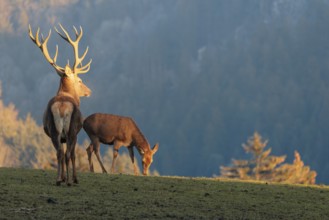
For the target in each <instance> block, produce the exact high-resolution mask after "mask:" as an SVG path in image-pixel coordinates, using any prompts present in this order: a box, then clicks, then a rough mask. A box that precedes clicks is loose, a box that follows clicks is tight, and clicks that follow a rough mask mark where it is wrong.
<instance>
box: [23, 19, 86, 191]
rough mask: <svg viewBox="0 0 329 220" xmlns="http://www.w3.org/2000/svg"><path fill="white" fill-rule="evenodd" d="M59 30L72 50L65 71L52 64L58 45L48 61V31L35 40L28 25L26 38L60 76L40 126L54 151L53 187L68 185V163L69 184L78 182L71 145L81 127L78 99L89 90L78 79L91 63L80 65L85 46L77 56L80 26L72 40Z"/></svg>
mask: <svg viewBox="0 0 329 220" xmlns="http://www.w3.org/2000/svg"><path fill="white" fill-rule="evenodd" d="M59 26H60V28H61V29H62V31H63V32H64V34H65V35H63V34H61V33H60V32H59V31H58V30H57V29H56V28H55V30H56V32H57V33H58V34H59V35H60V36H61V37H62V38H63V39H64V40H65V41H67V42H68V43H69V44H70V45H71V46H72V47H73V50H74V58H75V61H74V64H73V67H70V65H69V61H68V63H67V65H66V66H65V68H63V67H60V66H58V65H57V64H56V59H57V53H58V46H56V52H55V55H54V57H53V58H52V57H51V56H50V55H49V52H48V48H47V43H48V40H49V37H50V34H51V30H50V31H49V34H48V36H47V37H46V38H45V39H44V38H43V36H42V34H41V40H40V38H39V31H40V29H39V28H38V29H37V32H36V34H35V36H33V33H32V30H31V26H29V35H30V38H31V39H32V41H33V42H34V43H35V44H36V45H37V46H38V47H39V48H40V50H41V51H42V53H43V55H44V56H45V58H46V60H47V61H48V62H49V63H50V64H51V65H52V66H53V67H54V68H55V70H56V72H57V74H58V75H59V76H60V83H59V88H58V92H57V94H56V96H55V97H53V98H52V99H50V100H49V102H48V105H47V108H46V110H45V113H44V115H43V127H44V131H45V133H46V134H47V135H48V136H49V137H50V138H51V141H52V143H53V145H54V147H55V149H56V151H57V163H58V164H57V180H56V184H57V185H60V184H61V182H65V181H66V183H67V185H71V181H70V176H69V167H70V166H69V163H70V161H71V162H72V170H73V177H72V179H73V182H74V183H78V179H77V174H76V167H75V144H76V141H77V134H78V133H79V131H80V129H81V128H82V121H83V119H82V115H81V112H80V110H79V106H80V97H82V96H90V94H91V90H90V89H89V88H88V87H87V86H86V85H85V84H83V82H82V80H81V79H80V78H79V77H78V74H80V73H86V72H88V71H89V69H90V64H91V60H90V61H89V62H88V63H87V64H86V65H84V66H83V65H82V61H83V59H84V58H85V56H86V54H87V52H88V47H87V49H86V50H85V52H84V53H83V55H82V56H81V57H79V47H78V46H79V41H80V39H81V37H82V34H83V31H82V28H81V27H80V33H79V32H78V31H77V29H76V28H75V27H73V28H74V31H75V35H76V39H75V40H72V39H71V37H70V36H69V34H68V33H67V31H66V30H65V29H64V28H63V27H62V25H61V24H59ZM63 143H66V152H65V155H64V148H63ZM64 156H65V163H66V177H65V171H64Z"/></svg>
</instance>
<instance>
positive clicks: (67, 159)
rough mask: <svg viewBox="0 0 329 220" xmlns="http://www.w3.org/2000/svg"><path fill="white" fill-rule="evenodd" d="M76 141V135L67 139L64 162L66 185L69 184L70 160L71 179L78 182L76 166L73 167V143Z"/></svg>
mask: <svg viewBox="0 0 329 220" xmlns="http://www.w3.org/2000/svg"><path fill="white" fill-rule="evenodd" d="M76 142H77V138H76V136H74V137H72V138H68V139H67V148H66V153H65V162H66V177H67V179H66V183H67V185H68V186H70V185H71V180H70V175H69V171H70V161H71V162H72V179H73V182H74V183H78V179H77V173H76V167H75V144H76Z"/></svg>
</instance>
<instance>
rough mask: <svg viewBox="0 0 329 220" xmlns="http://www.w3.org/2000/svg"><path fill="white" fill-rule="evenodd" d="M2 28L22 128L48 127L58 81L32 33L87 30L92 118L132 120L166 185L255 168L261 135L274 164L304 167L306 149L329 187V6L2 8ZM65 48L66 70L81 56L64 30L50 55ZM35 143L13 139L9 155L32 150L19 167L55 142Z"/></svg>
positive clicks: (8, 86) (2, 73)
mask: <svg viewBox="0 0 329 220" xmlns="http://www.w3.org/2000/svg"><path fill="white" fill-rule="evenodd" d="M0 18H1V19H0V66H1V67H2V68H1V69H0V80H1V82H2V101H3V103H2V105H3V106H10V104H9V103H13V105H15V106H16V109H17V110H18V111H14V110H13V109H14V108H13V106H12V107H11V108H12V110H13V112H14V113H13V114H14V115H15V114H17V115H18V116H19V117H22V118H24V119H23V120H22V121H21V122H22V123H23V124H26V123H29V122H31V121H32V122H31V123H35V122H34V120H33V119H35V120H36V123H37V124H39V125H40V124H41V122H42V114H43V111H44V109H45V106H46V104H47V101H48V100H49V98H50V97H52V96H53V95H54V94H55V93H56V91H57V88H58V81H59V79H58V76H57V74H55V72H54V70H53V69H52V67H51V66H50V65H49V64H48V63H47V62H46V61H45V60H44V57H43V56H42V54H41V53H40V51H39V50H38V49H37V48H36V46H35V45H34V44H33V43H32V42H31V40H30V39H29V37H28V34H27V27H28V24H31V26H32V28H33V29H34V30H35V29H36V28H37V27H40V28H41V31H42V33H44V34H47V33H48V31H49V29H51V28H53V27H54V26H55V25H57V24H58V22H60V23H62V24H63V25H64V27H65V28H66V29H68V30H70V28H71V27H72V26H73V25H75V26H77V27H78V26H80V25H81V26H82V27H83V29H84V36H83V39H82V41H81V49H82V50H83V49H84V48H85V47H86V46H87V45H88V46H89V52H88V57H87V58H86V60H89V58H92V59H93V63H92V64H91V70H90V72H89V73H87V74H85V75H83V76H82V78H83V80H84V82H85V83H86V84H87V85H88V86H89V87H90V88H91V90H92V91H93V94H92V96H91V97H89V98H85V99H82V100H81V110H82V112H83V114H84V115H85V116H87V115H89V114H91V113H94V112H107V113H114V114H120V115H128V116H132V117H133V118H134V119H135V120H136V122H137V124H138V125H139V127H140V128H141V130H142V131H143V133H144V134H145V136H146V137H148V139H149V142H150V143H151V145H152V144H154V143H155V142H159V143H160V148H159V151H158V153H157V154H156V155H155V158H154V163H153V164H152V168H153V169H156V170H157V171H159V173H160V174H163V175H184V176H212V175H214V174H217V175H218V174H219V166H221V165H229V164H230V163H231V159H232V158H244V157H246V155H245V153H244V151H243V150H242V147H241V144H242V143H244V142H245V141H246V140H247V138H248V137H249V136H251V135H252V134H253V133H254V132H255V131H258V132H259V133H260V134H261V135H262V136H263V137H264V138H265V139H268V140H269V146H270V147H272V153H273V154H274V155H287V161H293V159H294V156H293V155H294V151H295V150H297V151H298V152H299V153H300V154H301V157H302V159H303V161H304V163H305V164H307V165H309V166H310V167H311V168H312V169H313V170H316V172H317V174H318V176H317V182H318V183H326V184H328V183H329V176H328V175H327V174H328V173H329V160H327V158H328V155H329V147H328V145H329V135H328V133H329V127H328V124H329V111H328V109H329V92H328V90H329V74H328V72H329V62H328V61H329V26H328V21H329V1H328V0H314V1H306V0H273V1H256V0H251V1H245V0H235V1H226V0H205V1H203V0H202V1H201V0H180V1H178V0H166V1H153V0H125V1H121V0H111V1H102V0H97V1H92V0H72V1H64V0H62V1H42V0H31V1H18V0H17V1H15V0H14V1H10V0H3V1H0ZM70 33H72V32H70ZM56 44H58V45H59V57H58V62H59V64H62V65H64V64H65V63H66V60H67V59H68V58H70V57H72V51H71V48H70V47H69V46H68V45H67V44H66V42H64V41H63V40H61V39H60V38H59V36H56V34H54V31H53V34H52V36H51V39H50V42H49V49H50V52H51V53H54V51H55V45H56ZM28 113H29V114H28ZM2 117H3V118H6V117H5V116H2ZM7 119H8V118H7ZM9 122H10V121H9ZM9 122H8V123H9ZM11 122H12V123H14V121H11ZM1 123H2V122H1ZM37 124H36V126H38V125H37ZM8 126H9V125H8ZM7 131H10V130H7V129H6V130H2V131H1V132H2V135H4V132H7ZM25 132H27V133H26V138H23V139H22V138H19V140H20V141H22V142H14V139H10V140H11V141H12V143H3V140H5V139H3V136H2V137H1V138H2V139H1V142H2V144H1V145H0V149H4V146H13V147H18V146H20V147H22V146H23V145H24V149H25V151H26V154H25V155H23V156H22V158H20V159H19V160H23V159H24V160H25V159H28V158H29V155H35V154H36V152H34V151H32V150H31V148H29V143H30V144H31V142H30V140H31V138H32V137H31V136H29V135H35V136H33V137H34V138H37V140H39V139H43V138H45V137H44V134H43V133H38V132H36V133H33V132H32V133H31V131H25ZM7 135H10V134H7ZM85 139H86V135H85V133H84V132H81V133H80V134H79V143H80V144H82V143H83V141H84V140H85ZM6 140H7V139H6ZM23 140H24V141H25V142H24V141H23ZM82 145H83V144H82ZM1 147H2V148H1ZM41 149H42V151H47V150H49V151H53V149H52V147H51V146H47V147H44V148H40V149H38V152H39V151H40V150H41ZM102 149H103V153H104V152H105V151H106V150H107V149H108V147H102ZM122 151H124V150H122ZM2 152H4V151H3V150H2ZM52 153H54V155H55V152H54V151H53V152H52ZM1 155H2V156H3V155H4V153H2V154H1ZM0 159H1V158H0ZM7 159H8V158H7Z"/></svg>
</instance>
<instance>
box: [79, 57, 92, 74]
mask: <svg viewBox="0 0 329 220" xmlns="http://www.w3.org/2000/svg"><path fill="white" fill-rule="evenodd" d="M91 62H92V59H90V61H89V62H88V63H87V64H86V65H84V66H83V67H81V68H78V72H77V74H82V73H86V72H88V71H89V70H90V64H91ZM81 66H82V64H81Z"/></svg>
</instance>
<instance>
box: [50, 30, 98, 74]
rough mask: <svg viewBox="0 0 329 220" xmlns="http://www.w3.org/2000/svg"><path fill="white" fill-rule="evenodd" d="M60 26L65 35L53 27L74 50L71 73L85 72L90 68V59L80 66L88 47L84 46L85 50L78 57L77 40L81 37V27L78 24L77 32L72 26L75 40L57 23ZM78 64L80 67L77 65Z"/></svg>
mask: <svg viewBox="0 0 329 220" xmlns="http://www.w3.org/2000/svg"><path fill="white" fill-rule="evenodd" d="M59 26H60V28H61V29H62V31H63V32H64V34H65V36H64V35H63V34H61V33H60V32H59V31H58V30H57V28H56V27H55V30H56V32H57V33H58V34H59V36H61V37H62V38H63V39H64V40H65V41H67V42H68V43H69V44H71V45H72V47H73V50H74V57H75V61H74V64H73V73H75V74H80V73H86V72H88V71H89V69H90V64H91V61H92V59H90V61H89V62H88V63H87V64H86V65H84V66H82V61H83V59H84V58H85V57H86V55H87V52H88V49H89V48H88V47H87V48H86V50H85V52H84V53H83V55H82V56H81V57H79V41H80V39H81V37H82V34H83V31H82V27H81V26H80V33H78V31H77V29H76V28H75V26H73V28H74V31H75V37H76V38H75V40H72V39H71V37H70V35H69V34H68V33H67V31H66V30H65V29H64V28H63V26H62V25H61V24H59ZM79 65H80V67H78V66H79Z"/></svg>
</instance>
